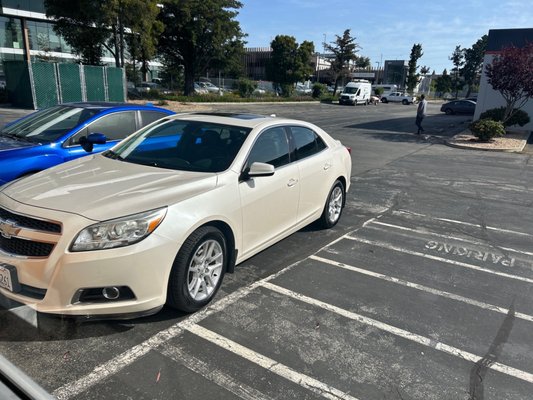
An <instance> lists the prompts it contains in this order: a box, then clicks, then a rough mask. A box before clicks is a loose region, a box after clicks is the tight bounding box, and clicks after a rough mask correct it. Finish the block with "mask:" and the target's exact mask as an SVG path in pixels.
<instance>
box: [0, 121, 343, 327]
mask: <svg viewBox="0 0 533 400" xmlns="http://www.w3.org/2000/svg"><path fill="white" fill-rule="evenodd" d="M88 139H89V140H91V136H89V137H88ZM350 174H351V157H350V154H349V151H348V149H347V148H346V147H345V146H343V145H342V144H341V143H340V142H339V141H337V140H334V139H333V138H331V137H330V136H329V135H328V134H327V133H326V132H324V131H323V130H322V129H320V128H319V127H317V126H315V125H312V124H310V123H306V122H303V121H297V120H290V119H283V118H276V117H264V116H256V115H248V114H246V115H244V114H243V115H236V114H182V115H176V116H171V117H166V118H163V119H162V120H159V121H156V122H154V123H152V124H150V125H148V126H147V127H145V128H143V129H141V130H139V131H138V132H136V133H135V134H133V135H131V136H130V137H128V138H127V139H125V140H124V141H122V142H120V143H119V144H117V145H116V146H114V147H113V148H111V149H110V150H107V151H105V152H103V153H99V154H93V155H89V156H87V157H84V158H80V159H77V160H74V161H70V162H68V163H65V164H62V165H59V166H56V167H53V168H51V169H48V170H46V171H42V172H40V173H37V174H35V175H32V176H29V177H26V178H23V179H20V180H18V181H14V182H11V183H9V184H7V185H5V186H3V187H2V188H1V189H0V234H1V236H0V296H5V297H7V298H9V299H12V300H15V301H18V302H20V303H24V304H26V305H28V306H30V307H32V308H34V309H35V310H37V311H38V312H44V313H52V314H64V315H83V316H93V317H104V316H117V315H120V316H121V317H122V318H127V317H134V316H141V315H148V314H151V313H155V312H157V311H158V310H159V309H161V307H163V305H165V304H167V305H169V306H170V307H173V308H175V309H178V310H182V311H185V312H194V311H196V310H198V309H200V308H201V307H203V306H205V305H206V304H208V303H209V302H210V301H211V300H212V298H213V297H214V295H215V294H216V292H217V290H218V289H219V287H220V285H221V283H222V279H223V277H224V274H225V273H232V272H233V271H234V267H235V265H236V264H239V263H241V262H242V261H244V260H246V259H248V258H250V257H251V256H253V255H254V254H257V253H258V252H260V251H261V250H263V249H265V248H267V247H269V246H271V245H272V244H274V243H276V242H278V241H279V240H281V239H283V238H285V237H287V236H288V235H290V234H292V233H293V232H295V231H297V230H299V229H301V228H302V227H304V226H306V225H308V224H309V223H311V222H313V221H315V220H319V221H320V223H321V225H322V226H323V227H325V228H330V227H332V226H334V225H335V224H336V223H337V222H338V221H339V218H340V217H341V212H342V209H343V206H344V204H345V199H346V192H347V190H348V189H349V186H350Z"/></svg>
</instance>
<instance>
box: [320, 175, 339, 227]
mask: <svg viewBox="0 0 533 400" xmlns="http://www.w3.org/2000/svg"><path fill="white" fill-rule="evenodd" d="M344 196H345V190H344V185H343V184H342V182H341V181H339V180H336V181H335V183H334V184H333V187H332V188H331V190H330V191H329V195H328V198H327V199H326V204H325V205H324V211H322V215H321V216H320V225H322V227H324V228H326V229H329V228H332V227H334V226H335V225H337V222H339V219H340V218H341V214H342V209H343V207H344V201H345V200H344Z"/></svg>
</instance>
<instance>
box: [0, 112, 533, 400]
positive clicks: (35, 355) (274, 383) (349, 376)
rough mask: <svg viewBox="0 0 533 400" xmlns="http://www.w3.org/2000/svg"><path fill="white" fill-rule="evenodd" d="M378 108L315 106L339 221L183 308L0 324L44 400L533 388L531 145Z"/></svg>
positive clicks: (455, 395) (449, 393) (5, 346)
mask: <svg viewBox="0 0 533 400" xmlns="http://www.w3.org/2000/svg"><path fill="white" fill-rule="evenodd" d="M375 108H377V109H379V110H377V111H374V109H375ZM375 108H370V109H369V108H368V107H367V108H358V109H355V110H354V109H353V108H350V109H349V108H337V109H335V111H336V112H338V113H339V115H340V118H336V117H335V115H331V109H323V108H320V113H322V115H324V116H325V115H328V116H329V118H330V119H329V120H327V121H326V120H324V121H325V122H324V124H325V125H326V124H327V126H328V127H329V129H330V130H332V131H333V133H334V134H335V135H336V136H337V137H342V138H346V139H347V140H349V141H351V142H350V145H351V146H352V155H353V157H354V165H356V166H357V168H356V171H357V172H356V173H355V174H354V175H353V177H352V190H351V191H350V193H349V194H348V197H347V205H346V209H345V210H344V214H343V217H342V219H341V223H340V226H337V227H335V229H333V230H329V231H327V232H325V231H322V232H320V231H313V230H312V229H309V230H302V231H300V232H298V233H296V234H295V235H292V236H291V237H289V238H287V239H286V240H284V241H282V242H280V243H279V244H277V245H275V246H272V247H271V248H269V249H267V250H266V251H265V252H263V253H261V254H260V255H258V256H256V257H254V258H252V259H251V260H249V261H247V262H245V263H244V264H243V265H240V266H239V267H238V268H237V269H236V273H235V274H234V275H232V276H230V277H226V278H228V281H227V282H226V281H225V282H224V285H223V288H222V291H221V294H222V295H221V296H219V297H218V298H217V301H216V302H215V303H214V304H213V305H212V306H210V307H208V308H206V309H204V310H202V311H200V312H198V313H195V314H192V315H190V316H182V315H180V316H175V315H172V314H164V315H162V316H158V317H154V318H151V319H147V320H143V321H134V322H132V323H131V324H128V325H119V324H113V323H109V324H107V323H97V324H90V325H81V326H76V331H75V334H73V335H70V336H69V335H65V338H59V339H58V338H57V335H52V336H51V337H50V336H46V337H45V338H44V339H43V336H42V335H39V334H36V335H35V336H28V337H25V336H23V335H24V334H26V333H25V332H21V335H22V336H23V337H22V338H20V337H9V334H8V333H9V332H8V331H6V330H4V331H2V330H0V339H1V340H0V351H2V352H6V353H8V355H10V356H12V358H13V359H15V358H16V359H17V362H19V363H21V364H22V365H23V366H26V367H27V368H28V369H31V370H32V372H33V374H34V375H36V376H35V377H36V378H37V380H38V382H39V383H42V384H44V386H45V387H47V388H49V389H50V390H51V391H52V392H53V394H54V395H56V396H57V398H58V399H87V400H88V399H101V398H117V399H120V398H123V399H127V398H135V399H168V398H180V399H197V398H216V399H235V398H240V399H315V398H327V399H361V400H362V399H365V400H374V399H375V400H378V399H380V400H381V399H420V400H433V399H435V400H436V399H439V400H440V399H443V400H450V399H453V400H455V399H476V400H489V399H490V400H505V399H508V400H519V399H520V400H521V399H528V398H530V397H531V395H530V394H531V393H533V341H532V339H531V331H532V328H533V312H532V311H531V310H532V309H533V308H532V306H533V251H532V250H531V239H532V236H533V228H531V227H532V226H533V209H532V207H531V201H530V199H531V189H530V188H531V187H532V184H533V182H532V181H531V176H533V175H531V164H530V158H529V156H527V155H519V154H503V153H490V154H487V153H476V152H469V151H465V150H459V149H454V148H450V147H446V146H444V145H442V144H439V143H435V144H431V143H429V144H422V143H418V142H416V141H412V140H410V138H411V136H410V135H409V133H407V129H409V128H410V125H411V124H412V118H408V117H407V116H406V115H407V113H408V112H409V110H408V109H407V107H406V108H400V107H396V108H394V109H393V108H392V107H391V108H390V110H393V111H394V110H398V114H395V115H392V116H391V119H390V121H396V123H397V122H398V121H401V122H402V124H400V125H398V124H396V125H394V126H393V125H387V126H388V128H387V129H386V130H385V129H381V128H380V127H381V126H385V124H384V122H383V121H381V119H380V118H382V116H383V114H381V113H382V109H384V107H383V108H380V107H375ZM346 110H348V112H356V113H360V114H355V115H356V116H357V118H355V117H354V121H351V122H350V121H348V116H347V115H346V114H345V113H346ZM380 110H381V111H380ZM405 110H407V111H405ZM298 112H302V113H303V110H298ZM369 112H372V113H374V112H375V113H376V115H377V117H372V116H371V115H370V114H369ZM378 113H379V114H378ZM316 114H318V112H316V113H315V118H316ZM359 116H360V117H361V118H367V119H368V121H366V122H361V121H360V120H359V119H358V118H359ZM400 117H401V118H400ZM372 118H374V119H375V120H376V122H374V123H373V122H372V121H371V120H372ZM304 119H306V118H304ZM338 120H341V123H337V122H338ZM435 120H436V121H437V122H436V124H438V126H447V124H449V121H453V118H452V117H450V116H442V118H439V117H435ZM429 122H430V121H428V123H429ZM391 124H392V122H391ZM376 125H377V126H378V127H376ZM428 126H429V125H428ZM398 127H399V128H398ZM402 129H403V130H402ZM369 148H370V149H371V150H372V152H374V151H375V152H376V153H375V154H379V152H381V153H383V154H382V155H381V158H379V159H377V156H376V155H374V153H372V154H373V155H372V157H370V156H369V157H368V161H364V162H363V164H364V165H363V166H361V165H358V163H360V158H362V157H364V153H365V152H368V151H369ZM371 158H373V159H371ZM326 239H327V240H326ZM298 257H299V258H298ZM295 260H297V262H294V261H295ZM273 265H274V266H275V267H273ZM169 315H171V316H169ZM3 321H7V322H9V321H12V320H10V319H7V316H4V319H2V314H1V313H0V323H1V322H3ZM67 326H68V325H67ZM2 334H3V336H2ZM47 335H49V333H48V332H47ZM21 355H23V356H21Z"/></svg>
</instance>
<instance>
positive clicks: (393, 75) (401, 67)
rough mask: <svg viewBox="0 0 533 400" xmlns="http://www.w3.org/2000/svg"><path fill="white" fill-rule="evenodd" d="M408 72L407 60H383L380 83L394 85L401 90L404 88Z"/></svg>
mask: <svg viewBox="0 0 533 400" xmlns="http://www.w3.org/2000/svg"><path fill="white" fill-rule="evenodd" d="M408 72H409V67H408V61H407V60H385V62H384V63H383V79H382V82H383V83H390V84H394V85H397V86H398V87H399V88H402V89H403V88H405V82H406V81H407V75H408Z"/></svg>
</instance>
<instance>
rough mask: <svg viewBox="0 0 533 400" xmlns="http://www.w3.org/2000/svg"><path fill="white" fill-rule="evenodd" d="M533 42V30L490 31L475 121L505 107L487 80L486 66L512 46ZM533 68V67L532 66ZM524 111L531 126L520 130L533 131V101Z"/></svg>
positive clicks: (498, 93) (529, 102) (528, 103)
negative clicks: (493, 109)
mask: <svg viewBox="0 0 533 400" xmlns="http://www.w3.org/2000/svg"><path fill="white" fill-rule="evenodd" d="M531 42H533V28H531V29H491V30H490V31H489V39H488V42H487V50H486V52H485V58H484V61H483V73H482V75H481V82H480V87H479V94H478V97H477V106H476V112H475V114H474V120H477V119H479V116H480V115H481V113H483V112H484V111H486V110H490V109H491V108H498V107H502V106H505V105H506V103H505V99H504V98H503V97H502V95H501V94H500V92H498V91H496V90H494V89H493V88H492V86H491V85H490V84H489V82H488V80H487V75H486V73H485V69H486V66H487V65H488V64H491V63H492V60H493V59H494V57H496V56H497V55H498V54H499V53H500V51H501V50H502V49H503V48H505V47H509V46H511V45H513V46H516V47H521V46H523V45H525V44H526V43H531ZM531 68H533V66H531ZM522 110H523V111H525V112H527V113H528V114H529V118H530V119H531V121H530V122H529V124H527V125H525V126H523V127H518V128H519V129H523V130H528V131H531V130H533V99H530V100H529V101H528V102H527V104H526V105H525V106H524V107H523V108H522Z"/></svg>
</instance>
